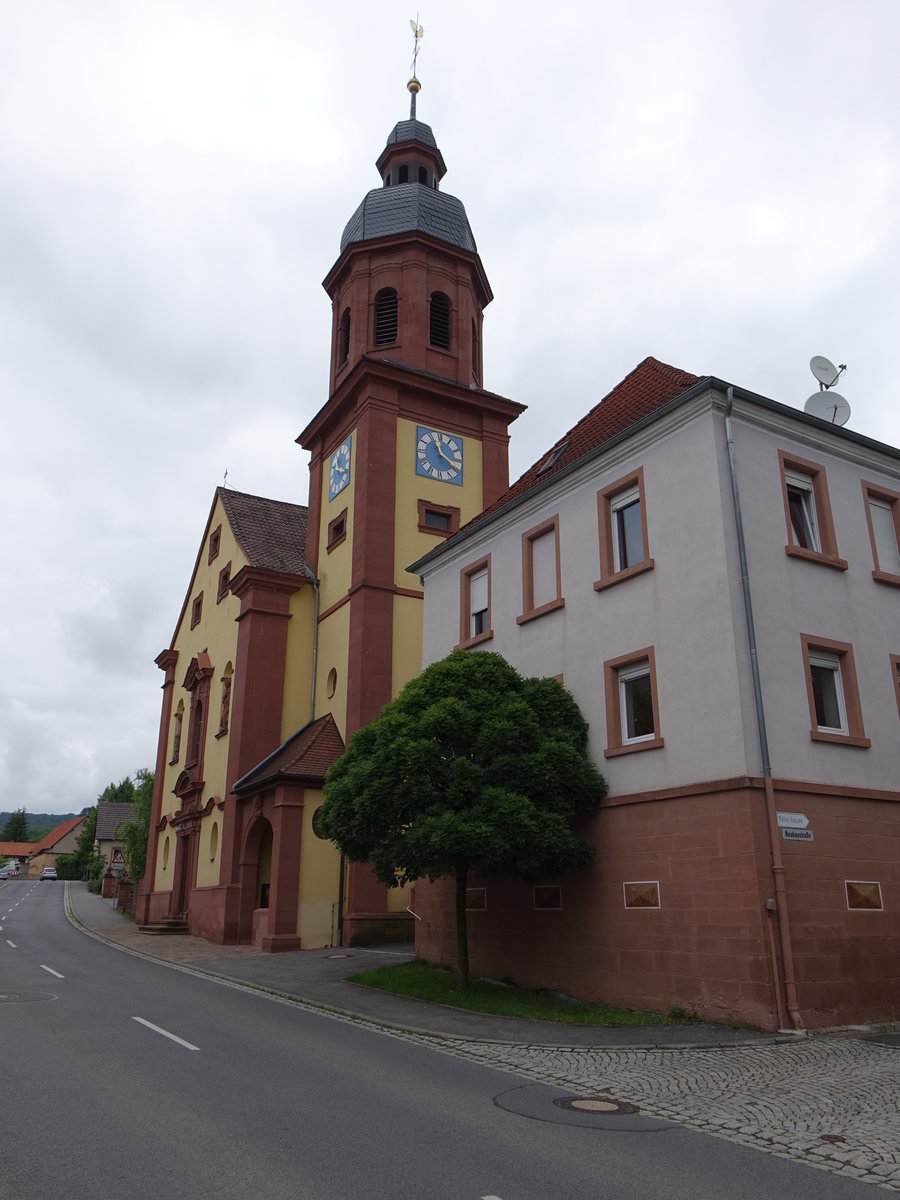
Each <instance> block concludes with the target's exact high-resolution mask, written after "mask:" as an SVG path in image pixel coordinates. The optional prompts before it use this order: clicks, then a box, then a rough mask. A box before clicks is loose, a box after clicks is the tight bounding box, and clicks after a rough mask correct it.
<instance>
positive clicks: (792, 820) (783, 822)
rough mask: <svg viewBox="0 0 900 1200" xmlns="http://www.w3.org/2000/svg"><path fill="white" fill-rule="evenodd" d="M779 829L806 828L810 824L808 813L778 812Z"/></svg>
mask: <svg viewBox="0 0 900 1200" xmlns="http://www.w3.org/2000/svg"><path fill="white" fill-rule="evenodd" d="M775 816H776V817H777V818H778V828H779V829H805V828H806V827H807V825H808V824H809V817H808V816H807V815H806V813H783V812H780V813H776V814H775Z"/></svg>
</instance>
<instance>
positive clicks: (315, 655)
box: [309, 579, 345, 946]
mask: <svg viewBox="0 0 900 1200" xmlns="http://www.w3.org/2000/svg"><path fill="white" fill-rule="evenodd" d="M312 585H313V588H314V590H315V593H316V607H315V612H314V614H313V652H312V687H311V688H310V693H309V719H310V721H314V720H315V719H316V669H317V663H318V659H319V580H318V579H313V581H312ZM344 869H345V858H344V855H343V853H342V854H341V865H340V870H339V871H338V900H337V944H338V946H341V945H342V944H343V937H344Z"/></svg>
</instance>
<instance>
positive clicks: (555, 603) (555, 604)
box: [516, 596, 566, 625]
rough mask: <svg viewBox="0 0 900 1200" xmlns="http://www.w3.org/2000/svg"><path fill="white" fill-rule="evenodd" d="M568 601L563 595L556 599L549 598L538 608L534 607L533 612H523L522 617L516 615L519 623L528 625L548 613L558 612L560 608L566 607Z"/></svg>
mask: <svg viewBox="0 0 900 1200" xmlns="http://www.w3.org/2000/svg"><path fill="white" fill-rule="evenodd" d="M565 607H566V602H565V600H564V599H563V597H562V596H559V597H558V598H557V599H556V600H548V601H547V603H546V604H541V605H539V606H538V607H537V608H533V609H532V610H531V612H527V613H522V615H521V616H520V617H516V624H517V625H527V624H528V622H529V621H535V620H537V618H538V617H543V616H546V614H547V613H550V612H556V610H557V609H558V608H565Z"/></svg>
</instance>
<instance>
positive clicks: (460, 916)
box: [456, 863, 469, 988]
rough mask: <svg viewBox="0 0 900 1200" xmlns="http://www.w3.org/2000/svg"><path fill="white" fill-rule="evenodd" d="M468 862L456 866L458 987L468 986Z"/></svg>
mask: <svg viewBox="0 0 900 1200" xmlns="http://www.w3.org/2000/svg"><path fill="white" fill-rule="evenodd" d="M468 876H469V867H468V864H466V863H463V864H457V867H456V971H457V974H458V976H459V984H460V987H464V988H465V987H468V986H469V931H468V928H467V926H466V882H467V880H468Z"/></svg>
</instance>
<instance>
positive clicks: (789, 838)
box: [781, 829, 813, 842]
mask: <svg viewBox="0 0 900 1200" xmlns="http://www.w3.org/2000/svg"><path fill="white" fill-rule="evenodd" d="M781 836H782V837H783V838H784V840H785V841H786V842H811V841H812V840H813V831H812V830H811V829H782V831H781Z"/></svg>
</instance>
